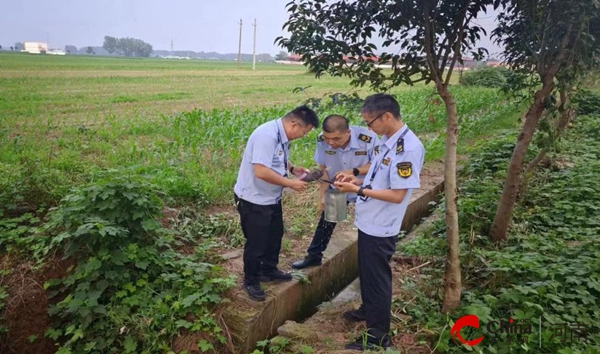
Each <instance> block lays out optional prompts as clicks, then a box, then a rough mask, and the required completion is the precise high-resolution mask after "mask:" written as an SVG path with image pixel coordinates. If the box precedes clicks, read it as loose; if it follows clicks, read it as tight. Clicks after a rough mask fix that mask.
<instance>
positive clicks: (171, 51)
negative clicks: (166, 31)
mask: <svg viewBox="0 0 600 354" xmlns="http://www.w3.org/2000/svg"><path fill="white" fill-rule="evenodd" d="M171 55H173V38H171Z"/></svg>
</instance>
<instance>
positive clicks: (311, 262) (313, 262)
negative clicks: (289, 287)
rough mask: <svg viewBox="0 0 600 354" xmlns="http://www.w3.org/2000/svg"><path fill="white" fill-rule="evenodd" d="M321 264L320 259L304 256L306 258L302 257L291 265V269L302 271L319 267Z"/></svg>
mask: <svg viewBox="0 0 600 354" xmlns="http://www.w3.org/2000/svg"><path fill="white" fill-rule="evenodd" d="M321 263H322V261H321V258H317V257H314V256H306V257H304V259H302V260H300V261H296V262H294V263H292V268H294V269H304V268H308V267H313V266H320V265H321Z"/></svg>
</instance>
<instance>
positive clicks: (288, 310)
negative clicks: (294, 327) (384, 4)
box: [223, 181, 444, 354]
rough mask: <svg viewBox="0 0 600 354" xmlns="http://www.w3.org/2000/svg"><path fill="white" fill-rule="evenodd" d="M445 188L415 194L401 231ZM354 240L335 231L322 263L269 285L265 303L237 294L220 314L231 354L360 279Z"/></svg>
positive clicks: (427, 209)
mask: <svg viewBox="0 0 600 354" xmlns="http://www.w3.org/2000/svg"><path fill="white" fill-rule="evenodd" d="M443 188H444V184H443V181H438V182H436V183H435V184H433V185H432V186H431V187H430V188H428V189H426V190H423V189H421V190H419V193H415V195H413V198H411V199H412V200H411V202H410V204H409V207H408V209H407V212H406V215H405V218H404V222H403V224H402V230H410V228H411V227H413V226H414V225H415V224H417V223H419V222H420V221H421V219H422V218H423V217H425V216H427V215H428V214H429V213H430V212H431V209H432V202H436V201H438V200H439V196H440V193H441V192H442V191H443ZM356 239H357V232H356V231H355V230H352V229H350V228H345V229H342V228H336V230H335V232H334V235H333V237H332V238H331V242H330V244H329V247H328V248H327V250H326V251H325V260H324V262H323V265H321V266H320V267H312V268H308V269H306V270H304V271H303V274H304V275H305V278H304V277H303V278H304V279H305V280H304V281H302V280H293V281H291V282H288V283H283V284H278V285H267V286H266V291H267V295H268V296H267V299H266V301H264V302H255V301H252V300H250V299H249V298H248V297H247V296H246V294H245V293H244V292H239V293H238V294H237V295H236V298H235V300H234V301H233V302H232V303H231V304H229V306H227V307H226V308H225V309H224V312H223V319H224V322H225V323H226V325H227V330H228V332H229V333H230V335H231V341H232V345H233V347H234V348H235V349H234V351H235V353H240V354H241V353H244V354H245V353H249V352H251V351H252V350H253V349H254V348H255V347H256V342H258V341H260V340H264V339H266V338H270V337H272V336H274V335H276V334H277V329H278V328H279V327H280V326H281V325H283V324H284V323H285V322H286V321H288V320H289V321H295V322H299V321H303V320H305V319H306V318H308V317H310V316H311V315H313V314H314V313H315V312H316V311H317V306H318V305H319V304H321V303H323V302H326V301H329V300H331V299H333V298H334V297H335V296H336V295H337V294H338V293H340V292H341V291H342V290H343V289H345V288H346V287H347V286H348V285H349V284H350V283H352V282H353V281H354V280H355V279H356V278H357V277H358V259H357V241H356Z"/></svg>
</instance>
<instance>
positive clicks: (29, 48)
mask: <svg viewBox="0 0 600 354" xmlns="http://www.w3.org/2000/svg"><path fill="white" fill-rule="evenodd" d="M47 51H48V43H43V42H24V43H23V50H21V52H25V53H32V54H41V53H46V52H47Z"/></svg>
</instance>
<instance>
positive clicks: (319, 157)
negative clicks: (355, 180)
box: [315, 126, 379, 201]
mask: <svg viewBox="0 0 600 354" xmlns="http://www.w3.org/2000/svg"><path fill="white" fill-rule="evenodd" d="M378 145H379V137H378V136H377V134H375V133H373V132H372V131H370V130H369V129H367V128H363V127H357V126H351V127H350V142H349V143H348V145H347V146H346V147H345V148H338V149H334V148H332V147H331V146H330V145H329V144H327V142H326V141H325V140H324V139H323V133H321V134H319V137H318V138H317V149H316V151H315V162H316V163H318V164H320V165H323V166H325V167H326V168H327V172H328V174H329V176H330V177H331V178H333V176H334V175H335V174H336V173H338V172H340V171H343V170H349V169H353V168H355V167H360V166H364V165H366V164H367V163H369V162H370V161H371V160H372V159H373V156H374V151H375V147H376V146H378ZM347 199H348V200H349V201H355V200H356V194H355V193H347Z"/></svg>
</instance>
